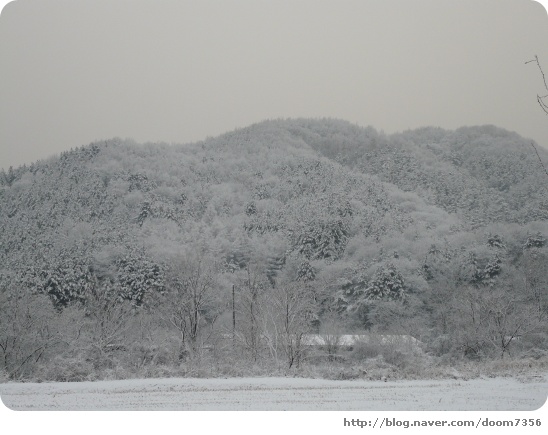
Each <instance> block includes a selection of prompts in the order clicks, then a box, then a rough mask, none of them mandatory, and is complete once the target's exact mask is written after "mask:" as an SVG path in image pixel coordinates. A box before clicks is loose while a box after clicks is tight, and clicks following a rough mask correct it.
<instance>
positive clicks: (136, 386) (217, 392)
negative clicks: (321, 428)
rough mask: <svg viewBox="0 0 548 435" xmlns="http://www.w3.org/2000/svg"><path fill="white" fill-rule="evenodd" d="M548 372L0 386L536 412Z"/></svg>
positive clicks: (222, 400) (149, 396)
mask: <svg viewBox="0 0 548 435" xmlns="http://www.w3.org/2000/svg"><path fill="white" fill-rule="evenodd" d="M547 395H548V376H544V377H540V376H537V377H535V378H533V379H530V380H528V381H527V382H522V381H518V380H515V379H510V378H494V379H474V380H468V381H466V380H432V381H389V382H380V381H379V382H373V381H359V380H355V381H329V380H319V379H300V378H243V379H239V378H237V379H180V378H177V379H133V380H123V381H99V382H68V383H40V384H33V383H8V384H0V396H1V398H2V401H3V402H4V404H5V405H6V406H7V407H8V408H10V409H13V410H195V411H197V410H216V411H220V410H238V411H244V410H299V411H304V410H312V411H319V410H349V411H350V410H356V411H357V410H362V411H387V410H394V411H398V410H400V411H402V410H406V411H414V410H440V411H441V410H444V411H464V410H474V411H478V410H485V411H489V410H491V411H495V410H516V411H518V410H519V411H525V410H534V409H538V408H539V407H541V406H542V405H543V404H544V402H545V401H546V399H547Z"/></svg>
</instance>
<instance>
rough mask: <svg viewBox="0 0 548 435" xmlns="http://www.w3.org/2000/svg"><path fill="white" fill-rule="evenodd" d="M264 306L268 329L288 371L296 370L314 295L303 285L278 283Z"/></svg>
mask: <svg viewBox="0 0 548 435" xmlns="http://www.w3.org/2000/svg"><path fill="white" fill-rule="evenodd" d="M268 303H269V305H270V306H271V308H272V313H273V316H272V319H273V322H272V327H273V328H274V329H275V331H276V332H277V335H278V337H279V341H278V342H279V345H280V346H281V348H282V350H283V353H284V354H285V356H286V360H287V365H288V368H291V367H293V366H295V367H299V365H300V363H301V361H302V356H303V342H302V338H303V335H304V334H306V333H307V332H310V328H311V322H312V320H313V318H314V314H315V312H316V306H315V302H314V294H313V292H312V289H311V288H310V287H309V286H307V285H306V284H304V283H302V282H299V281H295V282H289V283H280V284H279V285H277V286H276V287H275V288H273V289H272V292H271V294H270V297H269V299H268Z"/></svg>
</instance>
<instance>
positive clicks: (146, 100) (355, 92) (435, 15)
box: [0, 0, 548, 168]
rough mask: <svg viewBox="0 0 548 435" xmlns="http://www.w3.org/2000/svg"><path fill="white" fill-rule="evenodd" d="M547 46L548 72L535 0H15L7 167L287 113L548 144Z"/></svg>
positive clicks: (0, 128)
mask: <svg viewBox="0 0 548 435" xmlns="http://www.w3.org/2000/svg"><path fill="white" fill-rule="evenodd" d="M535 54H537V55H538V56H539V59H540V61H541V63H543V64H544V66H545V70H546V72H547V73H548V16H547V14H546V11H545V9H544V8H543V6H542V5H541V4H539V3H537V2H534V1H531V0H375V1H373V0H271V1H267V0H199V1H198V0H193V1H190V0H78V1H75V0H17V1H15V2H12V3H9V4H8V5H7V6H6V7H5V8H4V9H3V10H2V13H1V15H0V167H3V168H7V167H9V166H10V165H13V166H16V165H20V164H23V163H30V162H32V161H35V160H37V159H40V158H44V157H48V156H50V155H52V154H56V153H59V152H61V151H63V150H68V149H70V148H71V147H76V146H80V145H83V144H88V143H90V142H92V141H94V140H100V139H108V138H112V137H115V136H118V137H122V138H125V137H131V138H134V139H135V140H137V141H139V142H144V141H165V142H176V143H186V142H191V141H196V140H201V139H204V138H206V137H207V136H215V135H218V134H220V133H224V132H226V131H230V130H233V129H234V128H238V127H245V126H247V125H249V124H251V123H254V122H258V121H261V120H264V119H267V118H279V117H283V118H285V117H336V118H341V119H345V120H348V121H351V122H355V123H357V124H359V125H363V126H367V125H371V126H373V127H375V128H376V129H378V130H384V131H385V132H386V133H392V132H396V131H402V130H406V129H408V128H416V127H421V126H427V125H432V126H440V127H444V128H449V129H453V128H457V127H459V126H462V125H478V124H495V125H497V126H500V127H503V128H507V129H509V130H513V131H516V132H518V133H519V134H521V135H523V136H525V137H528V138H533V139H534V140H536V141H537V142H538V143H539V144H540V145H542V146H544V147H547V148H548V116H547V115H545V114H544V113H543V112H542V110H541V109H540V107H539V106H538V104H537V102H536V95H537V93H542V92H544V93H548V92H545V89H544V87H543V82H542V77H541V75H540V72H539V71H538V69H537V68H536V66H535V65H533V64H528V65H525V61H527V60H529V59H532V58H533V57H534V55H535Z"/></svg>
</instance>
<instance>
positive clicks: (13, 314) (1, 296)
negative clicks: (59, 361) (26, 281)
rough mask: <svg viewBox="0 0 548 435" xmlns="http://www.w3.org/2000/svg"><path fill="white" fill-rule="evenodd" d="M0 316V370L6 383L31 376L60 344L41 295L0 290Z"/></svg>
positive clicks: (50, 309) (51, 312) (50, 311)
mask: <svg viewBox="0 0 548 435" xmlns="http://www.w3.org/2000/svg"><path fill="white" fill-rule="evenodd" d="M0 313H1V315H0V369H1V370H4V371H5V372H6V374H7V376H8V378H9V379H16V378H20V377H22V376H24V375H26V374H28V373H29V372H32V370H33V369H34V368H35V367H36V364H38V363H39V362H40V361H41V360H44V359H45V357H46V355H47V353H48V352H50V351H52V350H53V349H54V348H55V346H56V345H57V344H60V343H61V342H62V339H61V334H60V331H59V329H58V328H57V326H58V325H56V323H55V322H54V320H55V318H56V317H58V313H57V312H55V310H54V308H53V306H52V304H51V301H50V300H49V299H48V297H47V296H45V295H42V294H31V293H27V292H24V291H20V292H14V291H12V292H7V291H4V292H2V291H1V290H0Z"/></svg>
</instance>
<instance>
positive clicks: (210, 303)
mask: <svg viewBox="0 0 548 435" xmlns="http://www.w3.org/2000/svg"><path fill="white" fill-rule="evenodd" d="M166 281H167V292H166V294H165V296H164V298H163V300H162V304H161V307H160V310H161V311H162V316H163V318H164V320H165V321H166V323H168V324H169V325H170V326H172V327H174V328H175V329H176V330H177V332H178V333H179V335H180V344H181V354H180V356H181V357H182V356H184V355H187V354H189V353H190V354H194V353H195V352H196V351H197V350H198V344H199V343H198V342H199V339H200V337H201V333H202V329H203V328H204V326H206V325H208V324H213V323H214V322H215V320H216V318H217V316H218V315H219V306H220V304H219V301H218V299H219V296H218V294H217V292H216V290H217V288H216V266H215V263H214V262H213V261H212V260H211V259H210V258H206V257H204V256H195V257H194V256H187V257H185V258H178V259H176V260H174V261H173V262H172V264H171V265H170V267H169V268H168V272H167V280H166Z"/></svg>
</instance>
